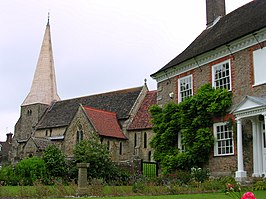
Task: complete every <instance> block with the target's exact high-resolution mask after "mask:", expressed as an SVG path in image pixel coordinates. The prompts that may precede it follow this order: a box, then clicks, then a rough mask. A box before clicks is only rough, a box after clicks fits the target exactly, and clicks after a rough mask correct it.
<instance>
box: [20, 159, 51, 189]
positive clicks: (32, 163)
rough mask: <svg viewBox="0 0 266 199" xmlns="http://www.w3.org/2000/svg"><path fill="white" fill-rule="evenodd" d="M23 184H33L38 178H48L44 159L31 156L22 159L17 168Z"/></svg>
mask: <svg viewBox="0 0 266 199" xmlns="http://www.w3.org/2000/svg"><path fill="white" fill-rule="evenodd" d="M15 173H16V174H17V176H18V179H19V183H20V184H21V185H33V183H34V182H35V181H37V180H44V179H46V177H47V176H46V167H45V162H44V161H43V159H41V158H39V157H31V158H26V159H23V160H21V161H20V162H19V163H18V164H17V165H16V169H15Z"/></svg>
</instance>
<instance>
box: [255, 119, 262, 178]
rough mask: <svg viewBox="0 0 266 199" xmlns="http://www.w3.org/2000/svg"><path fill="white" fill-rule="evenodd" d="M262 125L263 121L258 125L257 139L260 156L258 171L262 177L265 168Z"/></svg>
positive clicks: (258, 154)
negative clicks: (263, 167) (263, 165)
mask: <svg viewBox="0 0 266 199" xmlns="http://www.w3.org/2000/svg"><path fill="white" fill-rule="evenodd" d="M262 130H263V129H262V125H261V122H258V125H257V137H256V138H257V140H256V148H257V156H258V173H259V177H262V173H263V169H262V164H263V163H262V142H261V140H262Z"/></svg>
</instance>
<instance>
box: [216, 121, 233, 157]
mask: <svg viewBox="0 0 266 199" xmlns="http://www.w3.org/2000/svg"><path fill="white" fill-rule="evenodd" d="M225 125H226V122H217V123H214V124H213V135H214V139H215V143H214V156H215V157H223V156H231V155H234V154H235V147H234V132H233V131H232V148H233V152H232V153H228V154H218V145H217V144H218V142H217V131H216V127H217V126H225Z"/></svg>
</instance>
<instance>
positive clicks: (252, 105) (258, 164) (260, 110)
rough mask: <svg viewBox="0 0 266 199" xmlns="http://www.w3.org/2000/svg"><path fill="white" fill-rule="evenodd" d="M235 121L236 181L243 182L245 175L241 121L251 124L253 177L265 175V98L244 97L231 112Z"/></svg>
mask: <svg viewBox="0 0 266 199" xmlns="http://www.w3.org/2000/svg"><path fill="white" fill-rule="evenodd" d="M233 114H234V115H235V117H236V121H237V166H238V168H237V171H236V174H235V177H236V180H237V181H244V180H245V179H246V177H247V173H246V171H245V170H244V161H243V142H242V136H243V131H242V121H243V119H248V120H250V121H251V123H252V136H253V143H252V144H253V174H252V176H253V177H265V175H266V136H265V124H266V97H252V96H246V97H245V98H244V99H243V100H242V102H241V103H240V104H239V105H238V106H237V107H236V108H235V109H234V110H233Z"/></svg>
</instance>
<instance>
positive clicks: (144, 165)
mask: <svg viewBox="0 0 266 199" xmlns="http://www.w3.org/2000/svg"><path fill="white" fill-rule="evenodd" d="M158 171H159V164H158V163H157V162H146V161H143V160H142V161H141V172H142V175H144V176H146V177H157V176H158Z"/></svg>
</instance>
